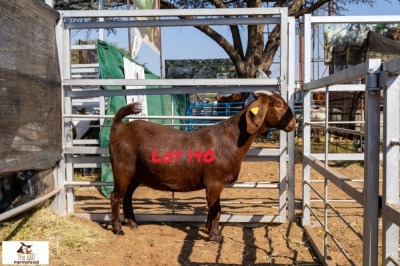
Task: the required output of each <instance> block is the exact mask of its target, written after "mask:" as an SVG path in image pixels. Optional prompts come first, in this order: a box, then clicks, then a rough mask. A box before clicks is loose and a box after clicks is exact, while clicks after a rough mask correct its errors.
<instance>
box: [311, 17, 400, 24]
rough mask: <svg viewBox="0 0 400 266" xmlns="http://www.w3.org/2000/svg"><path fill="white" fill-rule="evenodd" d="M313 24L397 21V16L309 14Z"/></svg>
mask: <svg viewBox="0 0 400 266" xmlns="http://www.w3.org/2000/svg"><path fill="white" fill-rule="evenodd" d="M310 19H311V23H314V24H337V23H339V24H343V23H346V24H351V23H360V22H362V23H393V22H396V23H397V22H399V16H329V17H326V16H310Z"/></svg>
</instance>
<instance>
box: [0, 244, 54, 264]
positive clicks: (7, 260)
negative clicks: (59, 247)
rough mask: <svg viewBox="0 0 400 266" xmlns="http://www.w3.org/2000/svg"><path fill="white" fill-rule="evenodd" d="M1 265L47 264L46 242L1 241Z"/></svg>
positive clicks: (47, 248)
mask: <svg viewBox="0 0 400 266" xmlns="http://www.w3.org/2000/svg"><path fill="white" fill-rule="evenodd" d="M2 247H3V253H2V258H3V259H2V263H3V264H9V265H39V264H42V265H43V264H49V242H48V241H29V242H27V241H24V242H20V241H3V242H2Z"/></svg>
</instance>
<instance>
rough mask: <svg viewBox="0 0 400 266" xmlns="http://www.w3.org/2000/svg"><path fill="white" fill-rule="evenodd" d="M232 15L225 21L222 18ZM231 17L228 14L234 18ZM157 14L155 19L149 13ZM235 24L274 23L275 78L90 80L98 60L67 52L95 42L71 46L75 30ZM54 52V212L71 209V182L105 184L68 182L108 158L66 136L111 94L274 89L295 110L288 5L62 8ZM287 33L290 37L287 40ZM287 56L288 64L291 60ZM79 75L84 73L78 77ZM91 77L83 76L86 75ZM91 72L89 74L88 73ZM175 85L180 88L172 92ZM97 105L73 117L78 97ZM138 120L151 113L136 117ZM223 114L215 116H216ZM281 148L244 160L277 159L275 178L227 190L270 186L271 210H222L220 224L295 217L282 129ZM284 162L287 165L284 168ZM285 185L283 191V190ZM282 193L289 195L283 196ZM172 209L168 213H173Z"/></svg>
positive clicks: (287, 138) (290, 140)
mask: <svg viewBox="0 0 400 266" xmlns="http://www.w3.org/2000/svg"><path fill="white" fill-rule="evenodd" d="M179 16H191V17H192V18H191V19H183V20H179V19H176V17H179ZM227 16H230V18H227ZM232 16H234V17H232ZM136 17H146V18H148V20H145V21H139V20H136V21H130V20H126V21H111V20H107V19H109V18H136ZM155 17H156V18H162V19H161V20H156V19H154V18H155ZM71 18H96V19H97V20H96V22H85V23H83V22H71V21H70V20H69V19H71ZM204 24H206V25H210V26H211V25H241V24H280V26H281V48H280V69H281V72H280V76H279V78H278V79H192V80H185V79H174V80H166V79H160V80H130V79H126V80H121V79H107V80H99V79H97V78H96V75H95V72H96V67H97V66H96V65H86V66H82V65H78V66H76V65H72V64H71V49H93V48H94V47H93V46H90V45H86V46H85V45H83V46H79V45H78V46H75V45H71V30H74V29H99V30H100V31H101V30H104V29H105V28H127V27H143V26H159V27H172V26H179V27H180V26H194V25H204ZM57 34H58V35H57V37H58V48H59V49H58V50H59V57H60V61H61V62H60V65H61V75H62V93H63V123H64V126H63V156H64V159H63V160H62V161H61V164H60V168H59V177H60V178H59V180H58V182H59V183H60V184H62V185H63V186H64V188H65V189H64V190H63V192H62V193H60V194H59V195H58V196H57V198H56V203H57V212H58V213H60V214H65V213H74V212H75V203H76V202H75V198H74V187H76V186H103V185H110V183H105V182H77V181H75V180H74V169H75V168H82V167H83V168H85V167H100V165H101V163H104V162H108V161H109V158H108V157H107V154H108V149H107V148H100V147H98V146H90V147H89V146H85V145H86V144H91V145H93V144H94V145H98V141H97V140H84V141H83V140H81V141H78V140H73V139H72V137H71V123H72V121H76V120H87V119H91V120H93V119H94V120H100V121H102V120H103V119H105V118H110V116H107V115H105V99H106V98H107V97H108V96H114V95H143V94H146V95H151V94H155V95H158V94H185V93H187V94H191V93H205V92H214V93H235V92H252V91H255V90H258V89H264V90H265V89H267V90H270V91H280V93H281V94H282V96H283V97H284V98H286V99H288V100H289V103H290V104H291V106H292V108H293V99H294V98H293V95H294V93H293V92H294V65H295V64H294V56H291V57H289V56H288V51H294V50H295V49H294V19H293V18H288V16H287V8H255V9H247V8H244V9H195V10H134V11H127V10H118V11H116V10H114V11H106V10H99V11H62V12H61V20H60V23H59V24H58V26H57ZM289 36H292V37H291V38H289ZM289 61H290V62H289ZM81 73H86V74H85V76H82V75H81ZM88 74H89V75H88ZM93 74H94V75H93ZM102 85H122V86H127V85H129V86H148V85H155V86H166V87H168V86H169V87H172V86H174V87H175V88H173V89H151V90H143V89H131V90H122V91H115V90H113V91H110V90H109V91H105V90H100V89H99V86H102ZM176 87H179V90H177V89H176ZM85 101H86V103H88V102H90V103H91V104H95V105H98V107H99V110H100V112H99V114H98V115H97V114H95V115H78V114H73V106H74V105H76V104H78V103H79V104H81V103H82V102H85ZM141 118H147V119H152V118H157V117H152V116H148V117H145V116H142V117H141ZM163 118H168V119H193V117H179V116H178V117H176V116H170V117H163ZM201 118H202V119H215V117H201ZM218 119H221V117H218ZM279 143H280V144H279V148H277V149H260V148H254V149H251V150H250V151H249V152H248V154H247V157H246V160H254V161H271V160H272V161H276V162H279V181H278V182H277V183H268V182H237V183H235V184H233V185H232V186H233V187H243V188H255V189H257V188H271V189H277V190H278V193H279V202H278V211H279V213H278V214H277V215H261V216H260V215H229V214H223V215H222V216H221V222H236V223H237V222H251V223H269V222H285V221H286V220H287V218H286V209H287V208H288V210H289V214H288V217H289V221H293V220H294V156H293V152H294V135H293V133H290V134H286V133H284V132H281V133H280V141H279ZM80 154H82V155H83V154H86V155H87V154H97V155H106V156H102V157H100V156H96V157H77V156H75V155H80ZM288 165H289V167H288ZM287 184H288V188H289V190H288V194H287V192H286V191H287ZM287 197H288V200H287ZM172 212H173V210H172ZM80 215H82V216H85V217H88V218H90V219H92V220H96V221H107V220H110V216H109V214H108V213H102V214H99V213H81V214H80ZM137 219H138V220H139V221H162V222H168V221H180V222H181V221H192V222H205V221H206V216H196V215H189V216H182V215H177V214H173V213H171V214H163V215H146V214H141V215H137Z"/></svg>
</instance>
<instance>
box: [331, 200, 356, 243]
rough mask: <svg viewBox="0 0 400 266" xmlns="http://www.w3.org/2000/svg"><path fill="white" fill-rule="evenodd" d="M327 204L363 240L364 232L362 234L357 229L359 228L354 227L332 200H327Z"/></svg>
mask: <svg viewBox="0 0 400 266" xmlns="http://www.w3.org/2000/svg"><path fill="white" fill-rule="evenodd" d="M326 204H327V205H328V206H329V208H330V209H331V210H332V211H334V212H335V213H336V214H337V216H338V217H339V218H340V219H341V220H342V221H343V222H344V223H345V224H346V225H347V226H348V227H349V228H350V229H351V231H353V233H354V234H356V236H358V238H359V239H360V240H363V236H362V234H361V233H360V232H359V231H357V229H356V228H354V226H352V225H351V223H349V222H348V221H347V220H346V218H345V217H344V216H343V215H342V214H340V212H339V211H338V210H337V209H336V208H335V207H334V206H333V205H332V204H331V200H329V202H327V203H326Z"/></svg>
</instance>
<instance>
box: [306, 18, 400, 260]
mask: <svg viewBox="0 0 400 266" xmlns="http://www.w3.org/2000/svg"><path fill="white" fill-rule="evenodd" d="M379 22H380V23H395V22H397V23H398V22H399V18H398V17H394V16H392V17H391V16H384V17H383V16H381V17H376V16H374V17H372V16H371V17H313V16H311V15H306V16H305V17H304V44H305V45H304V82H305V84H304V129H303V143H304V148H303V153H304V154H303V202H302V204H303V207H302V209H303V219H302V223H303V226H304V228H305V231H306V233H307V235H308V237H309V239H310V240H311V243H312V244H313V246H314V248H315V249H316V251H317V253H318V255H319V257H320V259H321V261H322V262H323V264H324V265H331V264H334V261H333V260H332V259H331V258H330V257H329V255H330V250H328V241H329V243H333V244H335V245H336V246H337V248H338V249H339V250H340V251H341V252H342V254H343V255H344V256H345V257H346V259H347V261H348V262H349V263H350V264H352V265H355V262H354V261H353V259H352V257H351V255H350V254H348V253H347V252H346V249H345V248H343V246H342V245H341V243H340V242H339V241H338V240H337V238H336V236H337V234H336V232H335V228H329V227H328V222H329V218H328V216H329V215H330V214H335V215H337V216H338V217H339V218H340V219H342V220H343V221H344V222H345V223H346V224H347V225H348V226H349V228H350V231H353V233H355V234H356V235H357V236H358V237H359V238H360V239H361V240H362V241H363V264H364V265H378V250H379V248H378V244H379V241H378V233H379V230H378V221H379V186H380V181H379V162H380V160H382V159H383V181H382V182H381V185H382V187H383V194H382V220H383V225H382V227H383V228H382V235H383V243H382V246H383V250H382V264H383V265H399V259H398V258H399V257H398V252H399V225H400V213H399V211H400V208H399V160H400V156H399V137H400V131H399V123H400V117H399V115H400V109H399V104H400V97H399V90H400V77H399V73H400V60H399V59H395V60H391V61H387V62H382V61H381V60H380V59H369V60H367V61H366V62H365V63H363V64H360V65H357V66H354V67H350V68H348V69H346V70H343V71H340V72H337V73H334V74H332V75H330V76H327V77H324V78H321V79H317V80H313V78H312V74H311V64H312V63H311V62H312V58H311V57H312V52H311V47H312V41H311V40H312V38H311V33H312V26H313V25H317V24H334V23H379ZM360 78H365V80H366V84H365V85H354V84H346V83H349V82H351V81H356V80H358V79H360ZM318 90H319V91H324V92H326V104H327V106H326V110H327V113H326V116H325V117H326V119H325V120H326V121H325V122H324V123H323V124H321V123H320V124H318V123H315V122H311V117H310V106H311V92H313V91H318ZM332 91H364V92H365V106H366V108H365V130H364V136H365V152H364V154H359V153H358V154H357V153H353V154H348V153H342V154H338V153H336V154H333V153H329V152H328V141H325V144H326V145H325V153H319V154H318V153H312V152H311V143H310V137H311V136H310V135H311V134H310V131H311V127H320V128H322V129H324V130H325V139H326V140H328V139H329V134H330V132H332V131H340V128H337V127H333V126H332V125H331V124H332V123H333V124H334V123H337V122H330V121H329V116H328V110H329V106H328V104H329V93H330V92H332ZM381 92H383V95H384V109H383V113H384V114H383V117H384V118H383V142H382V151H383V152H382V153H380V112H381V106H380V102H381V98H380V96H381ZM346 122H348V123H356V121H346ZM358 123H363V122H362V121H359V122H358ZM346 132H347V133H353V134H356V135H357V134H359V132H356V131H353V132H350V131H349V130H347V131H346ZM338 160H353V161H357V160H359V161H364V167H365V170H364V171H365V173H364V180H352V179H350V178H347V177H346V176H344V175H342V174H339V173H338V172H337V171H335V170H333V169H332V168H330V167H329V166H328V162H329V161H338ZM311 169H314V170H315V171H317V172H319V173H321V174H322V175H323V177H324V180H323V188H322V192H321V190H318V189H316V188H315V186H316V182H318V180H312V178H311V177H312V175H311ZM329 184H334V185H335V188H339V189H340V190H342V191H343V192H345V193H346V194H347V195H348V196H350V197H351V198H352V200H350V201H347V202H357V203H359V204H361V205H362V206H363V232H359V231H358V230H357V229H356V228H354V227H353V226H352V225H351V224H350V223H349V222H347V221H346V219H345V217H344V215H341V214H340V212H339V211H338V209H337V208H335V206H334V205H335V204H334V202H335V201H336V202H342V203H343V202H344V200H342V201H340V200H335V199H330V198H329V197H328V195H329V190H328V187H330V186H332V185H329ZM360 184H361V187H360ZM362 188H363V189H362ZM360 190H361V191H360ZM311 193H313V198H312V199H311ZM321 201H322V203H323V215H321V214H318V213H317V211H316V209H315V204H317V203H318V202H321ZM321 216H322V217H321ZM312 225H317V226H320V227H321V228H322V230H323V241H322V243H321V241H320V240H319V239H318V237H317V235H316V233H315V232H314V229H313V226H312Z"/></svg>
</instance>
